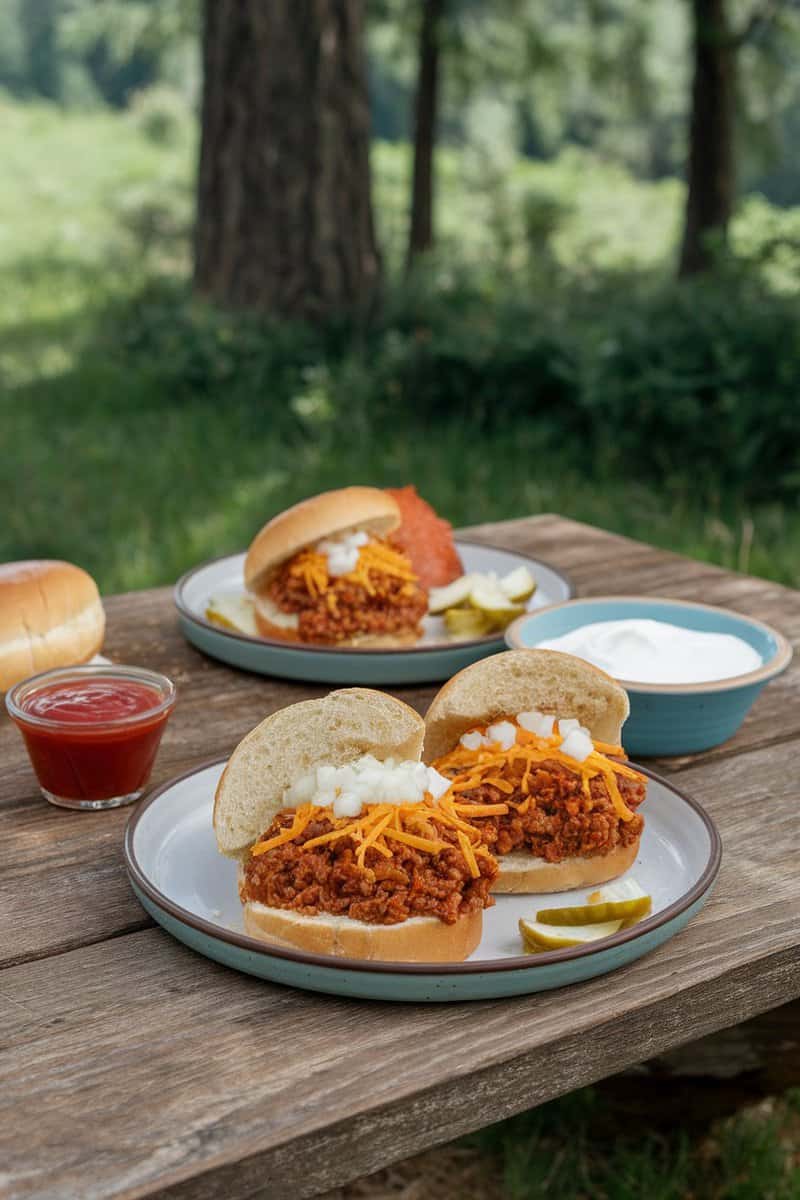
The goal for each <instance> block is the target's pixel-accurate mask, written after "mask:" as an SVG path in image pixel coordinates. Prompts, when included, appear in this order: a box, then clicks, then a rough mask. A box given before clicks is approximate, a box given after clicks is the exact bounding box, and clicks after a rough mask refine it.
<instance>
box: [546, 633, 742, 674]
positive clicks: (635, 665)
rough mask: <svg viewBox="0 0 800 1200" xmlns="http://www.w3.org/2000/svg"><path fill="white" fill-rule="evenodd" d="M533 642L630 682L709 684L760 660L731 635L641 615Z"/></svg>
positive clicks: (740, 640) (738, 638) (738, 639)
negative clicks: (581, 660) (576, 658)
mask: <svg viewBox="0 0 800 1200" xmlns="http://www.w3.org/2000/svg"><path fill="white" fill-rule="evenodd" d="M537 646H538V647H539V648H540V649H543V650H561V651H563V652H564V653H566V654H574V655H576V656H577V657H578V658H583V659H585V660H586V661H587V662H590V663H593V664H594V665H595V666H596V667H600V668H601V669H602V670H603V671H606V672H607V673H608V674H609V675H613V676H614V678H615V679H624V680H630V681H632V682H633V681H635V682H636V683H656V684H681V683H683V684H693V683H711V682H712V681H714V680H718V679H732V678H733V677H734V676H737V675H745V674H747V672H748V671H755V670H757V669H758V668H759V667H760V666H762V664H763V659H762V657H761V655H760V654H759V653H758V651H757V650H754V649H753V647H752V646H750V645H748V643H747V642H746V641H744V639H743V638H740V637H736V636H735V635H734V634H731V633H702V632H700V631H698V630H695V629H686V628H684V627H683V626H681V625H673V624H671V623H670V622H668V621H657V620H652V619H650V618H646V617H629V618H626V619H623V620H618V621H595V622H591V623H590V624H587V625H581V626H579V627H578V628H577V629H573V630H571V631H570V632H569V633H565V634H562V635H561V637H555V638H549V639H547V640H546V641H542V642H537Z"/></svg>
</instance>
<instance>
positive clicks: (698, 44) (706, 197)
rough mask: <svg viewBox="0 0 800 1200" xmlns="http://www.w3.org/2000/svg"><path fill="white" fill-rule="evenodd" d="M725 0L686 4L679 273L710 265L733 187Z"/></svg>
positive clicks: (732, 45)
mask: <svg viewBox="0 0 800 1200" xmlns="http://www.w3.org/2000/svg"><path fill="white" fill-rule="evenodd" d="M725 6H726V0H692V9H693V18H694V80H693V83H692V115H691V123H690V127H689V167H688V178H687V191H686V216H685V224H684V234H683V246H682V248H681V258H680V268H679V273H680V274H681V275H692V274H696V273H697V272H699V271H704V270H706V269H707V268H708V267H709V266H711V263H712V258H713V251H712V248H711V247H710V245H709V241H710V240H712V239H713V238H717V239H723V240H724V238H725V237H726V235H727V228H728V222H729V220H730V217H731V214H732V212H733V202H734V195H735V189H736V171H735V164H734V135H733V124H734V108H735V94H736V42H735V39H734V38H733V36H732V34H731V31H730V27H729V25H728V20H727V14H726V11H725Z"/></svg>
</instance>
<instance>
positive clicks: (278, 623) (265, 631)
mask: <svg viewBox="0 0 800 1200" xmlns="http://www.w3.org/2000/svg"><path fill="white" fill-rule="evenodd" d="M253 612H254V615H255V620H256V629H257V630H258V632H259V633H260V634H261V636H262V637H263V638H269V639H270V640H272V641H279V642H296V643H300V644H301V645H303V646H309V647H310V648H311V649H313V648H314V646H315V644H316V643H314V642H301V641H300V638H299V637H298V633H297V626H298V624H299V618H298V616H297V614H296V613H286V612H283V610H282V609H280V608H278V606H277V604H276V603H275V601H274V600H271V599H270V598H269V596H254V597H253ZM418 641H419V634H418V633H417V631H416V629H410V630H408V632H406V633H372V634H369V633H362V634H358V635H357V636H356V637H352V638H342V639H341V640H340V641H338V642H328V643H326V645H328V646H337V647H339V646H354V647H360V648H361V649H362V650H377V649H380V648H381V647H385V648H386V649H396V648H397V647H398V646H413V645H415V644H416V642H418Z"/></svg>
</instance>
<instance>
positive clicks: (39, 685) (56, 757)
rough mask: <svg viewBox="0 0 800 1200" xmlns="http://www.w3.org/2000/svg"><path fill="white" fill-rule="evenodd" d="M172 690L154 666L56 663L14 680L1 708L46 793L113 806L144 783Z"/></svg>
mask: <svg viewBox="0 0 800 1200" xmlns="http://www.w3.org/2000/svg"><path fill="white" fill-rule="evenodd" d="M175 698H176V692H175V685H174V683H172V681H171V680H170V679H167V677H166V675H160V674H159V673H158V672H157V671H148V670H145V669H144V668H142V667H117V666H99V665H98V666H79V667H59V668H57V669H56V670H53V671H44V672H42V673H41V674H40V675H33V676H31V678H30V679H24V680H23V681H22V682H21V683H18V684H16V685H15V686H14V687H13V688H12V689H11V690H10V691H9V692H8V694H7V695H6V708H7V709H8V712H9V714H10V716H11V718H12V720H13V721H14V722H15V723H16V724H17V726H18V727H19V729H20V731H21V733H22V737H23V739H24V741H25V745H26V747H27V750H28V754H29V756H30V760H31V763H32V764H33V769H34V771H35V772H36V777H37V779H38V781H39V788H40V790H41V793H42V795H43V796H44V797H45V799H46V800H49V801H50V803H51V804H58V805H60V806H61V807H62V808H81V809H102V808H119V807H120V805H123V804H132V803H133V801H134V800H138V799H139V797H140V796H141V794H142V792H143V791H144V788H145V786H146V785H147V781H148V779H149V778H150V772H151V770H152V767H153V762H154V761H155V757H156V753H157V751H158V747H159V744H160V742H161V735H162V734H163V732H164V727H165V726H166V723H167V719H168V718H169V715H170V712H171V711H172V707H173V705H174V704H175Z"/></svg>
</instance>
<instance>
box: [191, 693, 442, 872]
mask: <svg viewBox="0 0 800 1200" xmlns="http://www.w3.org/2000/svg"><path fill="white" fill-rule="evenodd" d="M424 733H425V726H424V724H423V721H422V717H420V716H419V714H418V713H416V712H415V711H414V709H413V708H409V706H408V705H407V704H404V703H403V701H402V700H396V699H395V698H394V697H393V696H388V695H386V694H385V693H384V692H376V691H373V690H372V689H370V688H342V689H340V690H339V691H335V692H330V693H329V694H328V695H327V696H324V697H322V698H321V699H319V700H301V701H300V702H299V703H298V704H290V705H289V706H288V708H282V709H279V710H278V712H274V713H273V714H272V715H271V716H269V717H267V718H266V720H265V721H262V722H261V724H260V725H257V726H256V727H255V729H253V730H252V731H251V732H250V733H248V734H247V736H246V737H245V738H244V739H243V740H242V741H241V742H240V743H239V745H238V746H237V747H236V749H235V750H234V752H233V754H232V755H231V757H230V759H229V760H228V765H227V766H226V768H225V770H224V771H223V773H222V778H221V779H220V781H219V783H218V785H217V794H216V797H215V801H214V832H215V833H216V836H217V846H218V847H219V850H220V851H221V853H222V854H227V855H230V856H231V857H237V856H239V855H242V854H244V853H245V852H246V851H247V850H248V849H249V848H250V846H251V845H252V844H253V843H254V842H255V841H256V839H257V838H258V837H259V836H260V835H261V834H262V833H263V832H264V831H265V830H266V829H268V828H269V826H270V825H271V824H272V821H273V819H274V818H275V815H276V814H277V813H278V812H280V810H281V809H282V808H283V807H284V804H283V793H284V791H285V790H286V788H287V787H289V786H290V785H291V784H292V783H293V782H294V780H296V779H297V778H298V776H300V775H304V774H305V773H306V772H308V771H311V770H313V769H314V768H315V767H317V766H321V765H322V764H323V763H325V764H329V765H330V766H334V767H339V766H343V765H344V764H345V763H348V762H352V761H353V760H354V759H356V758H359V757H360V756H361V755H362V754H373V755H374V756H375V758H377V759H379V760H383V759H386V758H396V759H400V760H403V759H419V757H420V753H421V750H422V739H423V736H424Z"/></svg>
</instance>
